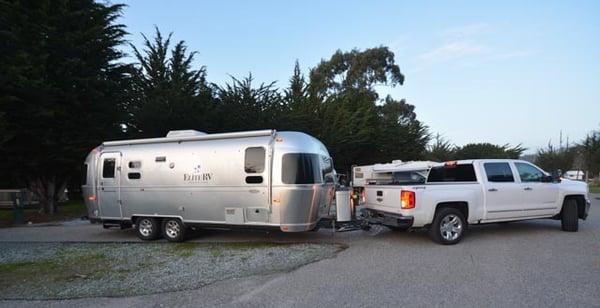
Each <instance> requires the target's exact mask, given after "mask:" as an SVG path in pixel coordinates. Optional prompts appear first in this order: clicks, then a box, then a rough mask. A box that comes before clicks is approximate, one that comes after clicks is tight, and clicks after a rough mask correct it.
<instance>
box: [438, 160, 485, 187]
mask: <svg viewBox="0 0 600 308" xmlns="http://www.w3.org/2000/svg"><path fill="white" fill-rule="evenodd" d="M427 182H429V183H436V182H477V177H476V176H475V169H473V164H462V165H450V166H446V165H444V166H437V167H433V168H431V170H430V171H429V177H428V178H427Z"/></svg>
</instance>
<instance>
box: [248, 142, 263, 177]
mask: <svg viewBox="0 0 600 308" xmlns="http://www.w3.org/2000/svg"><path fill="white" fill-rule="evenodd" d="M244 170H245V171H246V173H262V172H263V171H265V148H263V147H255V148H247V149H246V158H245V160H244Z"/></svg>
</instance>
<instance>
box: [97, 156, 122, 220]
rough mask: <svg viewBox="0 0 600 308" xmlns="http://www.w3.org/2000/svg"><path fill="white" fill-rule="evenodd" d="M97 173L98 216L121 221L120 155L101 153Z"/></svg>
mask: <svg viewBox="0 0 600 308" xmlns="http://www.w3.org/2000/svg"><path fill="white" fill-rule="evenodd" d="M98 172H99V174H98V179H99V181H98V205H99V208H100V216H101V217H102V219H121V218H122V217H123V215H122V212H121V185H120V184H121V183H120V179H121V153H120V152H110V153H102V155H101V156H100V168H98Z"/></svg>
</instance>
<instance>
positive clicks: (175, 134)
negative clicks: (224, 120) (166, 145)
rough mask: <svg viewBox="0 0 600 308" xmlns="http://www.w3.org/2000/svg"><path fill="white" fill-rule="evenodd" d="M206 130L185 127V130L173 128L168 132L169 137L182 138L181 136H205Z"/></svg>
mask: <svg viewBox="0 0 600 308" xmlns="http://www.w3.org/2000/svg"><path fill="white" fill-rule="evenodd" d="M204 135H206V133H205V132H199V131H197V130H193V129H183V130H171V131H169V132H168V133H167V138H181V137H194V136H204Z"/></svg>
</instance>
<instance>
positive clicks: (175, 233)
mask: <svg viewBox="0 0 600 308" xmlns="http://www.w3.org/2000/svg"><path fill="white" fill-rule="evenodd" d="M163 236H164V237H165V238H166V239H167V241H169V242H183V240H185V226H184V225H183V223H182V222H181V220H179V219H178V218H167V219H165V220H164V221H163Z"/></svg>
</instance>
